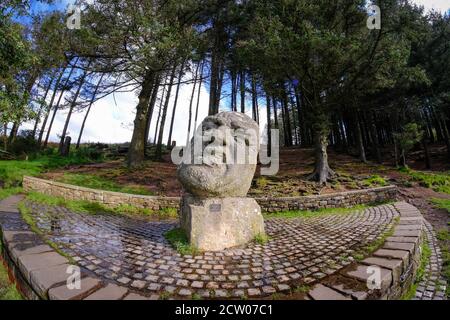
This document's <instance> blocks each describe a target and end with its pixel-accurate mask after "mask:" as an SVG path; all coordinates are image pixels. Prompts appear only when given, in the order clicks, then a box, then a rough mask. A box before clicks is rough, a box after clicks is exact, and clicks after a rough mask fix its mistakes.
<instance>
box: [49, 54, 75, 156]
mask: <svg viewBox="0 0 450 320" xmlns="http://www.w3.org/2000/svg"><path fill="white" fill-rule="evenodd" d="M77 62H78V59H77V60H76V61H75V64H76V63H77ZM75 64H74V66H73V67H72V68H71V69H70V72H69V75H68V76H67V79H66V81H65V82H64V85H63V88H62V90H61V92H60V94H59V98H58V102H57V103H56V106H55V108H54V110H53V115H52V119H51V120H50V124H49V126H48V130H47V135H46V136H45V141H44V146H43V147H44V148H47V144H48V139H49V137H50V132H51V131H52V127H53V122H54V121H55V117H56V113H57V112H58V109H59V104H60V103H61V99H62V97H63V95H64V92H65V91H66V88H67V85H68V84H69V81H70V77H71V76H72V73H73V71H74V70H75ZM55 90H56V89H55Z"/></svg>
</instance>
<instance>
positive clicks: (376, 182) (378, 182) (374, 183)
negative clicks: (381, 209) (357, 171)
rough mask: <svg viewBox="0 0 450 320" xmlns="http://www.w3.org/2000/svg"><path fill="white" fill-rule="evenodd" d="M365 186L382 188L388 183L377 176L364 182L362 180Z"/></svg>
mask: <svg viewBox="0 0 450 320" xmlns="http://www.w3.org/2000/svg"><path fill="white" fill-rule="evenodd" d="M362 183H363V184H364V185H365V186H367V187H370V188H371V187H383V186H387V185H388V183H387V182H386V180H385V179H384V178H383V177H381V176H379V175H373V176H371V177H370V178H367V179H365V180H363V182H362Z"/></svg>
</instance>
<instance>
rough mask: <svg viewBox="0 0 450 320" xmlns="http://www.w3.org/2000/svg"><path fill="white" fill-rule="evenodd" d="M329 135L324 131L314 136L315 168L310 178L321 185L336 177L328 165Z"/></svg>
mask: <svg viewBox="0 0 450 320" xmlns="http://www.w3.org/2000/svg"><path fill="white" fill-rule="evenodd" d="M328 134H329V132H326V131H324V130H321V131H318V132H316V133H315V134H314V149H315V166H314V171H313V173H312V174H311V175H310V176H309V178H310V179H311V180H315V181H317V182H319V183H320V184H325V183H326V182H327V181H328V180H329V179H330V178H332V177H334V176H335V175H336V174H335V172H334V171H333V170H331V168H330V166H329V165H328V153H327V147H328Z"/></svg>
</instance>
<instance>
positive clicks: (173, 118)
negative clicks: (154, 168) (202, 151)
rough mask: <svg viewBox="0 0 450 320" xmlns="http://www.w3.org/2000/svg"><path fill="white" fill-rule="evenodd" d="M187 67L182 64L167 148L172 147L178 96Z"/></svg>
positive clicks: (184, 63)
mask: <svg viewBox="0 0 450 320" xmlns="http://www.w3.org/2000/svg"><path fill="white" fill-rule="evenodd" d="M185 65H186V61H183V63H182V64H181V68H180V72H179V74H178V84H177V91H176V93H175V101H174V102H173V109H172V119H171V120H170V129H169V138H168V139H167V146H171V145H172V132H173V123H174V122H175V112H176V110H177V103H178V95H179V93H180V87H181V80H182V78H183V71H184V66H185Z"/></svg>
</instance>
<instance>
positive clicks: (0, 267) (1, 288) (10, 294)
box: [0, 241, 23, 300]
mask: <svg viewBox="0 0 450 320" xmlns="http://www.w3.org/2000/svg"><path fill="white" fill-rule="evenodd" d="M1 252H3V246H2V242H1V241H0V253H1ZM0 300H23V297H22V295H21V294H20V293H19V291H18V290H17V288H16V286H15V285H14V283H11V281H10V280H9V275H8V270H7V269H6V267H5V265H4V263H3V260H2V258H1V257H0Z"/></svg>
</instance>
